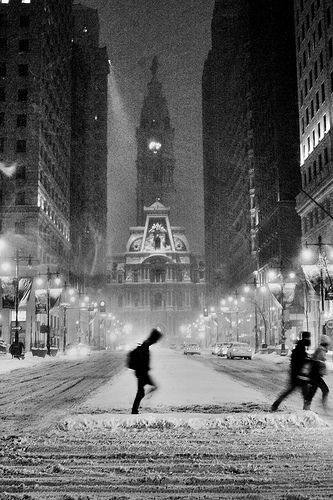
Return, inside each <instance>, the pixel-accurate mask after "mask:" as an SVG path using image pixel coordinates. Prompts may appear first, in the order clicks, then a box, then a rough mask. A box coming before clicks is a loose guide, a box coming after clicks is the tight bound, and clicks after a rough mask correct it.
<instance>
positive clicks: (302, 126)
mask: <svg viewBox="0 0 333 500" xmlns="http://www.w3.org/2000/svg"><path fill="white" fill-rule="evenodd" d="M301 128H302V134H304V130H305V126H304V118H302V120H301Z"/></svg>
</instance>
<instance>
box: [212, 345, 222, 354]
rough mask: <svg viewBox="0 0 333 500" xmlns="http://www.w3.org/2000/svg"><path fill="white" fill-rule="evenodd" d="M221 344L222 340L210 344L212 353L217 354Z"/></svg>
mask: <svg viewBox="0 0 333 500" xmlns="http://www.w3.org/2000/svg"><path fill="white" fill-rule="evenodd" d="M222 345H223V342H216V344H213V345H212V354H217V353H218V350H219V349H220V347H221V346H222Z"/></svg>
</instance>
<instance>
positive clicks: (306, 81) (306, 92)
mask: <svg viewBox="0 0 333 500" xmlns="http://www.w3.org/2000/svg"><path fill="white" fill-rule="evenodd" d="M304 94H305V97H306V96H307V95H308V79H307V78H305V80H304Z"/></svg>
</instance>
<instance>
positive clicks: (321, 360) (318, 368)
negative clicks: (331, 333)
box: [304, 335, 331, 410]
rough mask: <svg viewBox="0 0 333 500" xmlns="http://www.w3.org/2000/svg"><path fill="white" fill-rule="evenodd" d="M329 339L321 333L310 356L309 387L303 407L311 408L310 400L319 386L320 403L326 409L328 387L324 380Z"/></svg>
mask: <svg viewBox="0 0 333 500" xmlns="http://www.w3.org/2000/svg"><path fill="white" fill-rule="evenodd" d="M330 343H331V339H330V338H329V337H328V336H327V335H322V336H321V339H320V345H319V346H318V347H317V349H316V350H315V352H314V353H313V355H312V358H311V370H310V388H309V391H308V394H307V397H306V402H305V406H304V409H305V410H310V409H311V402H312V399H313V397H314V395H315V394H316V392H317V389H318V388H319V389H320V390H321V392H322V404H323V407H324V409H325V410H327V399H328V393H329V388H328V386H327V384H326V382H325V380H324V378H323V377H324V376H325V375H326V353H327V351H328V348H329V345H330Z"/></svg>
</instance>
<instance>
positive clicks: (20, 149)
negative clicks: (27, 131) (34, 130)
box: [0, 137, 27, 153]
mask: <svg viewBox="0 0 333 500" xmlns="http://www.w3.org/2000/svg"><path fill="white" fill-rule="evenodd" d="M15 144H16V147H15V152H16V153H26V152H27V141H26V139H17V140H16V143H15ZM5 152H6V137H0V153H5Z"/></svg>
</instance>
